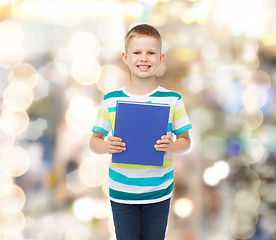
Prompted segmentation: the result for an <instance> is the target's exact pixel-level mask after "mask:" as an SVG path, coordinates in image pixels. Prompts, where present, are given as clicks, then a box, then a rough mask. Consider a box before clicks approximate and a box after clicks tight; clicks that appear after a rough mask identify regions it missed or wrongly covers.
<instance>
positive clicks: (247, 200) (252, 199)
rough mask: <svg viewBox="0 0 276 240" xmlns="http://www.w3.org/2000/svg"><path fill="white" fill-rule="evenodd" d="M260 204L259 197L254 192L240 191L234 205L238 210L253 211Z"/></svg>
mask: <svg viewBox="0 0 276 240" xmlns="http://www.w3.org/2000/svg"><path fill="white" fill-rule="evenodd" d="M260 203H261V199H260V195H259V193H258V192H256V191H249V190H240V191H238V192H237V194H236V196H235V204H236V206H237V207H238V208H240V209H249V210H254V209H257V208H258V207H259V205H260Z"/></svg>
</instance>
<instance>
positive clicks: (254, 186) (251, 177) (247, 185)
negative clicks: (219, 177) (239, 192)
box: [235, 169, 261, 191]
mask: <svg viewBox="0 0 276 240" xmlns="http://www.w3.org/2000/svg"><path fill="white" fill-rule="evenodd" d="M235 185H236V187H237V189H243V190H252V191H257V190H258V189H259V188H260V185H261V179H260V176H259V174H258V173H257V172H255V171H253V170H250V169H247V170H245V171H242V172H240V173H239V174H238V176H237V177H236V182H235Z"/></svg>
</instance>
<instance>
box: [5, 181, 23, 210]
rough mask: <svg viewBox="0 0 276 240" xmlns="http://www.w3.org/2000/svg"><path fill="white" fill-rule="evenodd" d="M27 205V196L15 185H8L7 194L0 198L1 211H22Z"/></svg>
mask: <svg viewBox="0 0 276 240" xmlns="http://www.w3.org/2000/svg"><path fill="white" fill-rule="evenodd" d="M8 190H9V191H8ZM25 203H26V196H25V193H24V191H23V190H22V188H21V187H19V186H17V185H15V184H11V185H10V186H8V185H6V194H5V195H3V196H2V197H1V198H0V211H1V209H2V208H7V209H18V210H21V209H22V208H23V207H24V205H25Z"/></svg>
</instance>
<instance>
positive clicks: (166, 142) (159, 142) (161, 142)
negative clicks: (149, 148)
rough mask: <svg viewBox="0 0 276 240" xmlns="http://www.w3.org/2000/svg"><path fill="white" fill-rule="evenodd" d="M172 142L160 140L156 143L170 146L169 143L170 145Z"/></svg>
mask: <svg viewBox="0 0 276 240" xmlns="http://www.w3.org/2000/svg"><path fill="white" fill-rule="evenodd" d="M170 142H171V140H170V139H164V140H158V141H156V143H157V144H164V143H165V144H168V143H170Z"/></svg>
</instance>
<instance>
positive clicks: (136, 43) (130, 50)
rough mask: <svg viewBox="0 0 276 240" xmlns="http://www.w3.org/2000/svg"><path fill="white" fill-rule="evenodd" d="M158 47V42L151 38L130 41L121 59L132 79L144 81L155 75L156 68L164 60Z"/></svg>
mask: <svg viewBox="0 0 276 240" xmlns="http://www.w3.org/2000/svg"><path fill="white" fill-rule="evenodd" d="M160 47H161V46H160V42H159V41H158V40H157V39H156V38H153V37H133V38H132V39H130V41H129V43H128V46H127V49H126V53H123V54H122V58H123V61H124V63H125V64H126V65H128V67H129V70H130V72H131V74H132V76H133V77H136V78H140V79H144V78H149V77H152V76H154V75H155V73H156V71H157V69H158V66H159V65H160V64H161V63H162V62H163V60H164V54H161V49H160Z"/></svg>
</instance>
